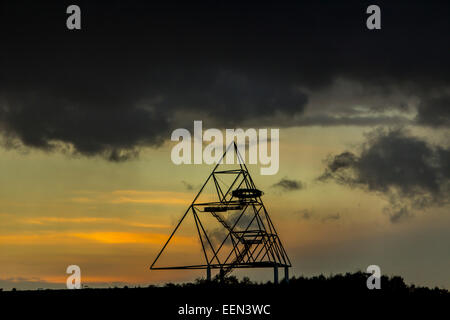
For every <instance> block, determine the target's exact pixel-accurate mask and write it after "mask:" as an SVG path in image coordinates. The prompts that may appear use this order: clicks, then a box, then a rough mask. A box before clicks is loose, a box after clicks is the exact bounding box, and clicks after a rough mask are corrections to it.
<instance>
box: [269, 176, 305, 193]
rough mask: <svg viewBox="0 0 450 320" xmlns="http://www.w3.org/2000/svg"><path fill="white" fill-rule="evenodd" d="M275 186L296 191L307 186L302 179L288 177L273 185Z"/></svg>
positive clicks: (283, 189)
mask: <svg viewBox="0 0 450 320" xmlns="http://www.w3.org/2000/svg"><path fill="white" fill-rule="evenodd" d="M272 187H273V188H278V189H280V190H282V191H295V190H301V189H303V188H304V187H305V185H304V183H303V182H301V181H300V180H292V179H288V178H282V179H281V180H280V181H278V182H277V183H275V184H273V185H272Z"/></svg>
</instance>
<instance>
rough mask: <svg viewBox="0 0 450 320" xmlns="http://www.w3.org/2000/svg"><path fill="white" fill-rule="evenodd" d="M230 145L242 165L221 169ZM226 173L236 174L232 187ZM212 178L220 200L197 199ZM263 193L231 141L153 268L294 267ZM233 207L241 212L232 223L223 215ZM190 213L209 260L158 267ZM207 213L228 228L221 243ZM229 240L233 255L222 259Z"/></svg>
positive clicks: (222, 274) (153, 264)
mask: <svg viewBox="0 0 450 320" xmlns="http://www.w3.org/2000/svg"><path fill="white" fill-rule="evenodd" d="M230 148H234V152H235V155H236V157H237V159H238V163H239V167H238V168H237V169H232V170H218V168H219V166H220V164H222V163H223V162H224V159H225V155H226V154H227V152H228V151H229V150H230ZM223 174H227V175H235V176H236V177H235V178H234V180H233V183H232V184H231V185H230V186H229V187H228V188H223V185H221V183H220V178H219V176H220V175H223ZM210 181H212V182H213V183H214V185H215V189H216V192H217V201H215V202H203V203H202V202H198V201H197V200H198V199H199V197H200V195H201V194H202V192H203V190H204V188H205V186H206V185H207V184H208V182H210ZM262 194H263V193H262V192H261V191H260V190H258V189H257V188H256V186H255V184H254V182H253V179H252V177H251V176H250V173H249V171H248V169H247V166H246V165H245V163H244V160H243V158H242V156H241V154H240V153H239V150H238V147H237V145H236V143H235V142H233V143H231V144H230V145H229V146H228V147H227V149H226V150H225V152H224V154H223V155H222V157H221V158H220V160H219V161H218V162H217V164H216V166H215V167H214V170H213V171H212V172H211V174H210V175H209V177H208V178H207V179H206V181H205V183H204V184H203V186H202V187H201V189H200V191H199V192H198V194H197V195H196V196H195V198H194V200H193V201H192V203H191V205H190V206H189V207H188V209H187V210H186V212H185V213H184V215H183V216H182V218H181V219H180V221H179V222H178V224H177V225H176V227H175V229H174V230H173V232H172V233H171V235H170V237H169V239H168V240H167V241H166V243H165V244H164V246H163V247H162V249H161V250H160V251H159V253H158V255H157V256H156V258H155V260H154V261H153V263H152V265H151V266H150V269H151V270H170V269H209V272H210V270H211V269H220V273H221V276H225V275H227V274H228V273H230V272H231V271H232V270H233V269H235V268H273V267H275V268H277V267H285V268H289V267H291V262H290V260H289V257H288V255H287V253H286V251H285V249H284V247H283V245H282V243H281V241H280V239H279V237H278V234H277V231H276V230H275V226H274V225H273V223H272V220H271V219H270V216H269V214H268V212H267V210H266V207H265V206H264V203H263V201H262V200H261V196H262ZM229 210H235V211H236V210H239V212H240V213H239V215H238V217H237V219H236V220H235V221H234V222H232V223H230V222H228V221H227V219H226V218H224V217H223V216H222V214H221V213H223V212H226V211H229ZM188 214H192V215H193V218H194V221H195V224H196V229H197V232H198V237H199V240H200V242H201V245H202V251H203V255H204V259H205V260H204V261H205V263H204V264H198V265H188V266H172V267H156V266H155V264H156V262H157V261H158V259H159V257H160V256H161V254H162V253H163V252H164V250H165V249H166V247H167V245H168V244H169V242H170V241H171V239H172V238H173V236H174V235H175V233H176V232H177V230H178V228H179V227H180V225H181V224H182V222H183V220H184V219H185V218H186V216H187V215H188ZM203 214H210V215H212V216H213V217H214V218H215V219H217V221H218V222H219V223H220V224H221V226H222V227H223V228H224V229H225V230H226V231H227V235H226V237H225V238H224V239H223V241H222V242H221V244H220V245H219V246H214V245H213V244H212V242H211V239H210V237H209V236H208V234H207V232H206V230H205V228H204V226H203V224H202V222H201V219H200V216H201V215H203ZM244 214H245V215H246V217H247V218H249V217H250V218H251V219H250V222H248V223H246V225H247V226H246V227H241V228H238V223H239V222H240V221H241V222H242V221H243V220H244V219H242V220H241V218H242V217H243V215H244ZM247 220H249V219H247ZM255 222H256V223H255ZM239 229H240V230H239ZM227 241H228V243H230V242H231V250H230V252H229V254H225V256H226V259H225V260H223V259H219V252H221V250H228V249H225V247H229V246H227V245H225V243H226V242H227ZM222 252H223V251H222ZM226 252H227V251H225V253H226ZM221 260H222V261H221Z"/></svg>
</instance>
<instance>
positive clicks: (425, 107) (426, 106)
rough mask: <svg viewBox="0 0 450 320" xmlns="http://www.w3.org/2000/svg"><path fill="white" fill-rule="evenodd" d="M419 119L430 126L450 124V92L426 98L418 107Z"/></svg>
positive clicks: (446, 125)
mask: <svg viewBox="0 0 450 320" xmlns="http://www.w3.org/2000/svg"><path fill="white" fill-rule="evenodd" d="M417 121H418V122H419V123H421V124H425V125H430V126H445V127H449V126H450V94H443V95H439V96H437V97H430V98H427V99H424V100H423V101H422V102H421V103H420V105H419V108H418V115H417Z"/></svg>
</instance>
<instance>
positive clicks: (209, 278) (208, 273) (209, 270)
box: [206, 267, 211, 281]
mask: <svg viewBox="0 0 450 320" xmlns="http://www.w3.org/2000/svg"><path fill="white" fill-rule="evenodd" d="M206 280H208V281H211V267H208V268H206Z"/></svg>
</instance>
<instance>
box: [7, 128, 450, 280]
mask: <svg viewBox="0 0 450 320" xmlns="http://www.w3.org/2000/svg"><path fill="white" fill-rule="evenodd" d="M369 131H370V129H369V128H365V127H352V126H347V127H343V126H339V127H332V126H330V127H325V128H323V127H304V128H292V129H281V130H280V169H279V172H278V173H277V174H276V175H272V176H270V175H266V176H263V175H260V174H259V167H258V165H249V166H248V168H249V170H250V173H251V174H252V177H253V180H254V181H255V183H256V185H257V186H258V188H260V189H261V190H263V191H264V192H265V195H264V196H263V201H264V203H265V205H266V207H267V209H268V212H269V214H270V216H271V218H272V220H273V222H274V224H275V226H276V228H277V230H278V233H279V236H280V238H281V240H282V242H283V244H284V246H285V248H286V250H287V252H288V254H289V256H290V258H291V261H292V264H293V269H292V271H291V275H295V276H300V275H306V276H310V275H317V274H320V273H324V274H336V273H339V272H352V271H357V270H365V269H366V268H367V266H369V265H371V264H377V265H379V266H380V267H381V270H382V272H383V273H385V274H392V275H393V274H399V275H401V276H403V277H405V280H406V281H407V282H408V283H416V284H420V285H429V286H441V287H446V288H449V287H450V282H449V280H448V279H449V277H448V276H446V272H447V271H448V267H449V265H450V257H449V255H448V249H449V247H448V246H449V243H450V236H449V235H448V232H447V231H448V230H449V227H450V216H449V215H448V214H446V213H448V212H447V211H448V208H445V207H438V208H433V209H429V210H426V212H419V213H418V214H416V215H415V216H414V217H412V218H411V219H407V220H405V221H403V222H402V223H396V224H394V223H391V222H390V221H389V218H388V217H387V215H386V214H385V213H383V208H384V207H385V206H386V205H387V204H388V202H387V199H385V198H384V197H382V196H381V195H379V194H376V193H370V192H367V191H364V190H360V189H358V188H350V187H346V186H341V185H337V184H336V183H323V182H320V181H317V180H316V178H317V177H318V176H320V175H321V174H322V172H323V170H324V162H323V161H324V159H326V158H327V156H329V155H330V154H337V153H340V152H342V151H344V150H354V148H355V146H356V145H359V144H360V143H361V142H362V141H364V133H366V132H369ZM416 133H417V134H421V135H422V136H424V137H428V138H429V139H438V140H439V139H441V138H442V135H441V136H439V135H433V136H432V137H431V136H430V135H428V132H427V131H425V130H422V129H417V130H416ZM444 136H445V135H444ZM173 145H174V143H172V142H167V141H166V142H165V143H164V144H163V145H162V146H160V147H158V148H146V149H143V151H142V152H141V154H140V156H139V157H138V158H137V159H133V160H130V161H127V162H121V163H112V162H107V161H105V160H103V159H101V158H96V157H82V156H78V157H77V156H75V157H74V156H69V155H65V154H61V153H50V152H44V151H39V150H34V149H27V150H26V152H20V151H17V150H6V149H4V148H0V168H1V177H0V181H1V182H0V265H1V280H2V281H3V286H4V287H8V286H9V287H13V286H16V287H18V288H20V287H21V286H22V287H23V288H29V287H45V286H50V287H51V286H56V287H57V286H64V284H65V279H66V277H67V276H68V275H67V274H66V273H65V270H66V268H67V266H69V265H73V264H75V265H78V266H80V268H81V273H82V283H83V284H85V285H88V286H99V285H100V286H113V285H115V284H129V285H148V284H158V283H164V282H169V281H170V282H180V281H191V280H193V279H195V278H196V277H201V276H203V277H204V276H205V275H204V274H203V273H204V272H202V271H200V272H197V271H189V272H186V271H159V270H156V271H150V270H149V266H150V264H151V263H152V261H153V259H154V258H155V256H156V254H157V253H158V251H159V249H160V248H161V247H162V245H163V244H164V242H165V241H166V240H167V237H168V236H169V234H170V232H171V231H172V229H173V227H174V226H175V224H176V222H177V221H178V219H179V218H180V217H181V216H182V214H183V213H184V211H185V210H186V208H187V206H188V205H189V204H190V202H191V201H192V199H193V198H194V196H195V195H196V193H197V192H198V190H199V188H200V186H201V184H202V183H203V182H204V180H205V179H206V178H207V176H208V175H209V173H210V172H211V170H212V169H213V166H212V165H178V166H177V165H174V164H173V163H172V161H171V160H170V152H171V148H172V147H173ZM282 178H288V179H293V180H300V181H302V183H303V184H304V188H302V189H301V190H293V191H288V192H284V191H282V190H279V189H278V188H275V187H274V186H273V185H274V184H275V183H277V182H278V181H279V180H280V179H282ZM188 184H189V185H190V186H192V188H187V187H186V185H188ZM175 239H176V240H175V243H174V245H176V247H177V248H176V249H175V250H174V251H173V254H174V255H173V256H172V257H171V258H168V259H169V260H168V261H169V262H172V263H179V264H180V263H182V262H181V261H182V259H188V260H189V259H191V260H192V261H194V260H195V259H196V257H199V258H201V252H200V251H199V247H198V240H197V239H196V237H195V234H193V233H187V234H185V235H183V234H180V235H178V236H176V237H175ZM445 250H447V251H445ZM425 270H426V271H425ZM430 270H433V274H431V275H430V274H429V271H430ZM426 273H427V274H426ZM235 274H236V275H237V276H239V277H242V276H245V275H249V276H250V277H251V278H252V279H254V280H259V281H262V280H270V279H271V277H272V272H271V271H270V270H263V269H262V270H255V271H248V270H244V271H236V272H235Z"/></svg>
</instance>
